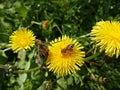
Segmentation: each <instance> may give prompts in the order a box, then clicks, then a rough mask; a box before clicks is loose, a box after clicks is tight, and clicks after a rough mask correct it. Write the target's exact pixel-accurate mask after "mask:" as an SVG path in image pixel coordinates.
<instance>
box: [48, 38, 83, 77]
mask: <svg viewBox="0 0 120 90" xmlns="http://www.w3.org/2000/svg"><path fill="white" fill-rule="evenodd" d="M50 44H51V45H50V46H48V48H49V54H48V58H47V61H46V65H47V68H48V69H49V71H52V72H54V73H56V74H58V75H61V76H66V75H68V74H72V73H75V72H76V71H77V70H80V67H81V66H82V65H83V63H84V60H83V57H84V56H85V52H83V51H81V50H80V49H82V48H83V47H82V46H81V45H80V44H79V43H78V42H77V41H76V40H73V39H72V38H69V37H68V36H62V38H60V37H59V38H58V39H55V40H54V41H51V42H50Z"/></svg>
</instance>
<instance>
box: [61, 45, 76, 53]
mask: <svg viewBox="0 0 120 90" xmlns="http://www.w3.org/2000/svg"><path fill="white" fill-rule="evenodd" d="M73 47H74V44H69V45H67V46H66V47H65V48H63V49H62V50H61V53H66V52H67V51H72V50H73Z"/></svg>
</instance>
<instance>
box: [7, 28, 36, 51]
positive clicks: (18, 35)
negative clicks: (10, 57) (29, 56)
mask: <svg viewBox="0 0 120 90" xmlns="http://www.w3.org/2000/svg"><path fill="white" fill-rule="evenodd" d="M34 44H35V36H34V34H33V32H32V31H31V30H27V29H25V28H22V29H18V30H16V31H14V32H13V33H12V35H11V36H10V37H9V46H10V47H11V48H12V50H13V51H14V52H18V51H20V50H25V49H30V48H31V47H33V46H34Z"/></svg>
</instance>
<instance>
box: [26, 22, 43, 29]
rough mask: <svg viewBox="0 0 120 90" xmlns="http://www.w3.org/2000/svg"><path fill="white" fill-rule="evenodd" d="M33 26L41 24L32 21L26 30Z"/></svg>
mask: <svg viewBox="0 0 120 90" xmlns="http://www.w3.org/2000/svg"><path fill="white" fill-rule="evenodd" d="M33 24H37V25H41V24H42V23H39V22H35V21H32V22H31V24H30V25H29V26H27V27H26V28H30V27H31V26H32V25H33Z"/></svg>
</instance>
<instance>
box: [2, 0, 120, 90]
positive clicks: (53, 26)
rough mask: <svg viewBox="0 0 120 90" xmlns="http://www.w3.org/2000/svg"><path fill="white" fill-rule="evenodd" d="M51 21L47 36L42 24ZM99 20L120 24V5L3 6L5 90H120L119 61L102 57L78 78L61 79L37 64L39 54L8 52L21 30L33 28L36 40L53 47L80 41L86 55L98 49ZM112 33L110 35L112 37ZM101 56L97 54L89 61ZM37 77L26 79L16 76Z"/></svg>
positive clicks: (112, 1)
mask: <svg viewBox="0 0 120 90" xmlns="http://www.w3.org/2000/svg"><path fill="white" fill-rule="evenodd" d="M44 20H48V21H49V24H50V26H49V29H48V30H43V28H42V26H41V24H42V21H44ZM100 20H118V21H119V20H120V2H119V0H0V90H119V89H120V60H119V58H118V59H115V58H114V57H113V58H110V57H107V56H105V55H104V52H103V54H101V55H99V56H98V57H95V58H94V59H92V60H91V61H87V62H86V64H85V65H84V66H83V67H82V68H81V70H80V71H78V72H77V73H76V74H73V75H69V76H66V77H62V78H60V79H58V78H59V77H58V76H57V75H55V74H53V73H52V72H48V70H46V69H45V68H40V69H39V68H38V67H37V65H36V63H35V58H36V57H35V56H36V48H33V49H32V51H28V52H27V53H25V52H22V53H20V55H21V58H20V60H17V54H15V53H13V52H12V50H10V49H8V46H7V44H8V42H9V36H10V35H11V33H12V32H13V31H15V30H17V29H18V28H19V27H29V28H30V29H31V30H32V31H33V32H34V33H35V35H36V38H38V39H41V40H42V41H43V42H45V40H46V38H47V39H48V42H49V41H51V40H53V39H54V38H57V37H58V36H61V35H64V34H66V35H69V36H71V37H73V38H78V41H79V42H80V43H82V45H83V46H84V47H85V48H84V50H85V51H86V52H87V51H88V50H90V49H91V48H93V46H94V44H93V42H92V41H91V40H90V38H89V37H84V38H81V37H80V36H82V35H84V34H87V33H89V32H90V31H91V29H92V26H94V25H95V23H96V22H97V21H100ZM108 32H109V31H108ZM95 53H97V50H94V51H92V52H91V53H90V54H88V55H87V56H86V57H88V56H91V55H93V54H95ZM31 68H34V69H35V70H33V72H27V71H26V73H21V72H17V71H16V70H19V69H21V70H29V69H31Z"/></svg>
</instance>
